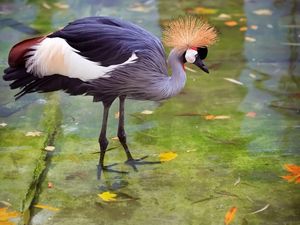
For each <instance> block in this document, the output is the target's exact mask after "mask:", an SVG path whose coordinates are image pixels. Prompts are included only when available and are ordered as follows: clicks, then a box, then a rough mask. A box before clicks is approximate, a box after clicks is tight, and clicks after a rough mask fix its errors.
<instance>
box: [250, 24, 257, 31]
mask: <svg viewBox="0 0 300 225" xmlns="http://www.w3.org/2000/svg"><path fill="white" fill-rule="evenodd" d="M250 28H251V29H252V30H257V28H258V26H257V25H251V26H250Z"/></svg>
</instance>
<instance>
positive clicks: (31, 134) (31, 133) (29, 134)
mask: <svg viewBox="0 0 300 225" xmlns="http://www.w3.org/2000/svg"><path fill="white" fill-rule="evenodd" d="M41 134H42V132H40V131H29V132H27V133H26V134H25V136H26V137H39V136H41Z"/></svg>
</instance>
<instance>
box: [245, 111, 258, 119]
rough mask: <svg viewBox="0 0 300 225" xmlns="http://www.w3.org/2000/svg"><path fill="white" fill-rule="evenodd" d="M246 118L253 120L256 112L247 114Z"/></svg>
mask: <svg viewBox="0 0 300 225" xmlns="http://www.w3.org/2000/svg"><path fill="white" fill-rule="evenodd" d="M246 116H247V117H249V118H255V117H256V112H248V113H247V114H246Z"/></svg>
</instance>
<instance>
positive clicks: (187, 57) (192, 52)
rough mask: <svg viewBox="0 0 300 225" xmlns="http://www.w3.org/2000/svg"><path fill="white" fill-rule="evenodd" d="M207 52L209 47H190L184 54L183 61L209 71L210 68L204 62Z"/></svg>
mask: <svg viewBox="0 0 300 225" xmlns="http://www.w3.org/2000/svg"><path fill="white" fill-rule="evenodd" d="M207 53H208V50H207V47H202V48H189V49H188V50H186V51H185V52H184V54H183V56H184V57H183V63H185V62H188V63H193V64H195V65H196V66H198V67H199V68H200V69H202V70H203V71H204V72H206V73H209V71H208V68H207V67H206V66H205V65H204V63H203V60H204V59H205V58H206V56H207Z"/></svg>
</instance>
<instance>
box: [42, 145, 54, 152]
mask: <svg viewBox="0 0 300 225" xmlns="http://www.w3.org/2000/svg"><path fill="white" fill-rule="evenodd" d="M44 149H45V150H46V151H48V152H52V151H54V150H55V147H54V146H51V145H48V146H46V147H45V148H44Z"/></svg>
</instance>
